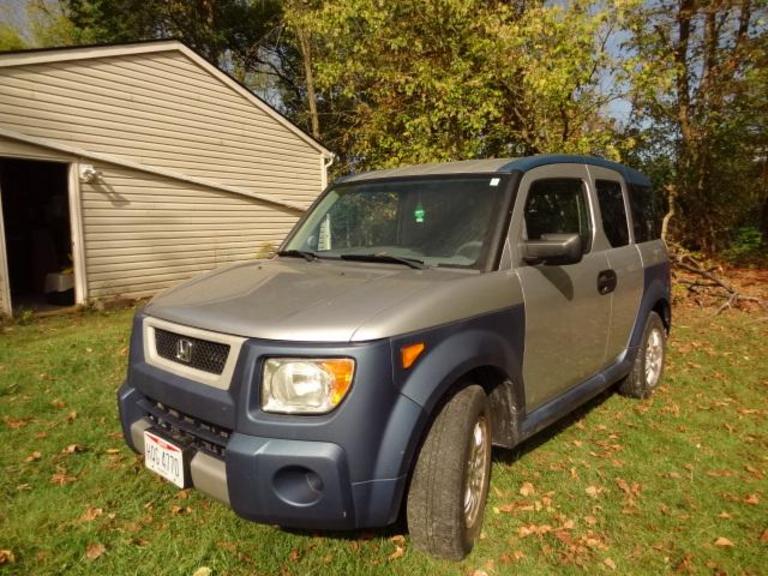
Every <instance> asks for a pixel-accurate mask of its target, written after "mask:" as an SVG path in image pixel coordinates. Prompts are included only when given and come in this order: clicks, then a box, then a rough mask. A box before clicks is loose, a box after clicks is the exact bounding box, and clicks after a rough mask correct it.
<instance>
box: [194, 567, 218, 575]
mask: <svg viewBox="0 0 768 576" xmlns="http://www.w3.org/2000/svg"><path fill="white" fill-rule="evenodd" d="M212 572H213V570H211V569H210V568H208V566H200V568H198V569H197V570H195V571H194V572H192V576H211V573H212Z"/></svg>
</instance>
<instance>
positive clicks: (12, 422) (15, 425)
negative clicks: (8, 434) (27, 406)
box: [3, 417, 29, 430]
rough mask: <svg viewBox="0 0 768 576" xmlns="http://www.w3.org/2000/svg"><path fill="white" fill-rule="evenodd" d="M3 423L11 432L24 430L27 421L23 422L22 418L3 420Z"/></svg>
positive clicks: (6, 418)
mask: <svg viewBox="0 0 768 576" xmlns="http://www.w3.org/2000/svg"><path fill="white" fill-rule="evenodd" d="M3 422H5V425H6V426H8V428H10V429H11V430H18V429H19V428H24V426H26V425H27V424H28V423H29V421H28V420H24V419H23V418H18V419H17V418H8V417H5V418H3Z"/></svg>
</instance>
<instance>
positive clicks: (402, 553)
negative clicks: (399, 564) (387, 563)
mask: <svg viewBox="0 0 768 576" xmlns="http://www.w3.org/2000/svg"><path fill="white" fill-rule="evenodd" d="M403 556H405V548H403V547H402V546H395V551H394V552H392V554H390V555H389V560H397V559H398V558H402V557H403Z"/></svg>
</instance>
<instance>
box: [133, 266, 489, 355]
mask: <svg viewBox="0 0 768 576" xmlns="http://www.w3.org/2000/svg"><path fill="white" fill-rule="evenodd" d="M481 276H485V275H484V274H480V273H477V272H468V271H458V270H444V269H425V270H415V269H411V268H405V267H402V266H400V265H392V264H379V263H375V264H373V263H363V262H338V261H333V262H331V261H315V262H307V261H304V260H300V259H294V258H276V259H273V260H268V261H255V262H250V263H246V264H238V265H233V266H229V267H226V268H222V269H218V270H214V271H213V272H209V273H207V274H204V275H202V276H198V277H196V278H193V279H192V280H189V281H187V282H184V283H182V284H180V285H178V286H176V287H174V288H172V289H170V290H168V291H166V292H163V293H162V294H159V295H158V296H156V297H155V298H154V299H153V300H152V301H151V302H150V303H149V304H148V305H147V307H146V308H145V313H146V314H147V315H149V316H154V317H157V318H161V319H163V320H167V321H170V322H176V323H179V324H183V325H188V326H194V327H197V328H202V329H205V330H212V331H215V332H222V333H227V334H234V335H238V336H244V337H250V338H265V339H272V340H290V341H300V342H353V341H364V340H373V339H377V338H381V337H386V336H392V335H394V334H397V333H405V332H408V331H410V330H413V329H417V328H419V327H421V326H423V325H433V324H437V323H440V322H441V320H444V318H443V316H444V315H445V313H444V312H438V311H436V310H435V306H434V304H437V306H440V302H439V300H440V299H439V298H438V299H437V300H435V299H434V298H432V296H434V295H435V293H436V292H439V291H440V290H441V287H442V286H444V285H448V284H454V283H456V282H462V280H464V281H466V280H468V279H473V278H479V277H481ZM433 300H434V301H433ZM461 309H462V306H454V309H453V311H452V315H455V314H456V313H458V314H463V313H464V312H462V310H461ZM435 313H437V314H438V316H440V317H436V316H435Z"/></svg>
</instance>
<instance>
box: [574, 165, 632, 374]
mask: <svg viewBox="0 0 768 576" xmlns="http://www.w3.org/2000/svg"><path fill="white" fill-rule="evenodd" d="M587 170H588V172H589V176H590V182H591V185H592V189H593V190H594V192H595V196H596V197H597V204H598V207H599V215H598V219H599V225H598V226H597V230H596V234H595V247H596V248H597V249H599V250H604V251H605V252H606V255H607V257H608V267H609V269H610V270H611V273H613V274H615V275H616V288H615V290H614V291H613V292H612V293H611V295H610V298H611V322H610V332H609V335H608V343H607V348H606V360H607V361H608V363H612V362H614V361H615V360H616V359H617V358H618V357H619V355H620V354H621V353H622V352H624V350H625V349H626V348H627V345H628V344H629V336H630V333H631V332H632V327H633V326H634V323H635V318H636V317H637V310H638V307H639V306H640V299H641V298H642V295H643V263H642V259H641V257H640V252H639V251H638V250H637V246H636V245H635V243H634V241H633V237H632V231H631V226H630V220H629V217H628V214H629V202H628V199H629V196H628V190H627V186H626V183H625V182H624V179H623V177H622V176H621V174H619V173H618V172H616V171H615V170H610V169H608V168H602V167H598V166H587Z"/></svg>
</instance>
